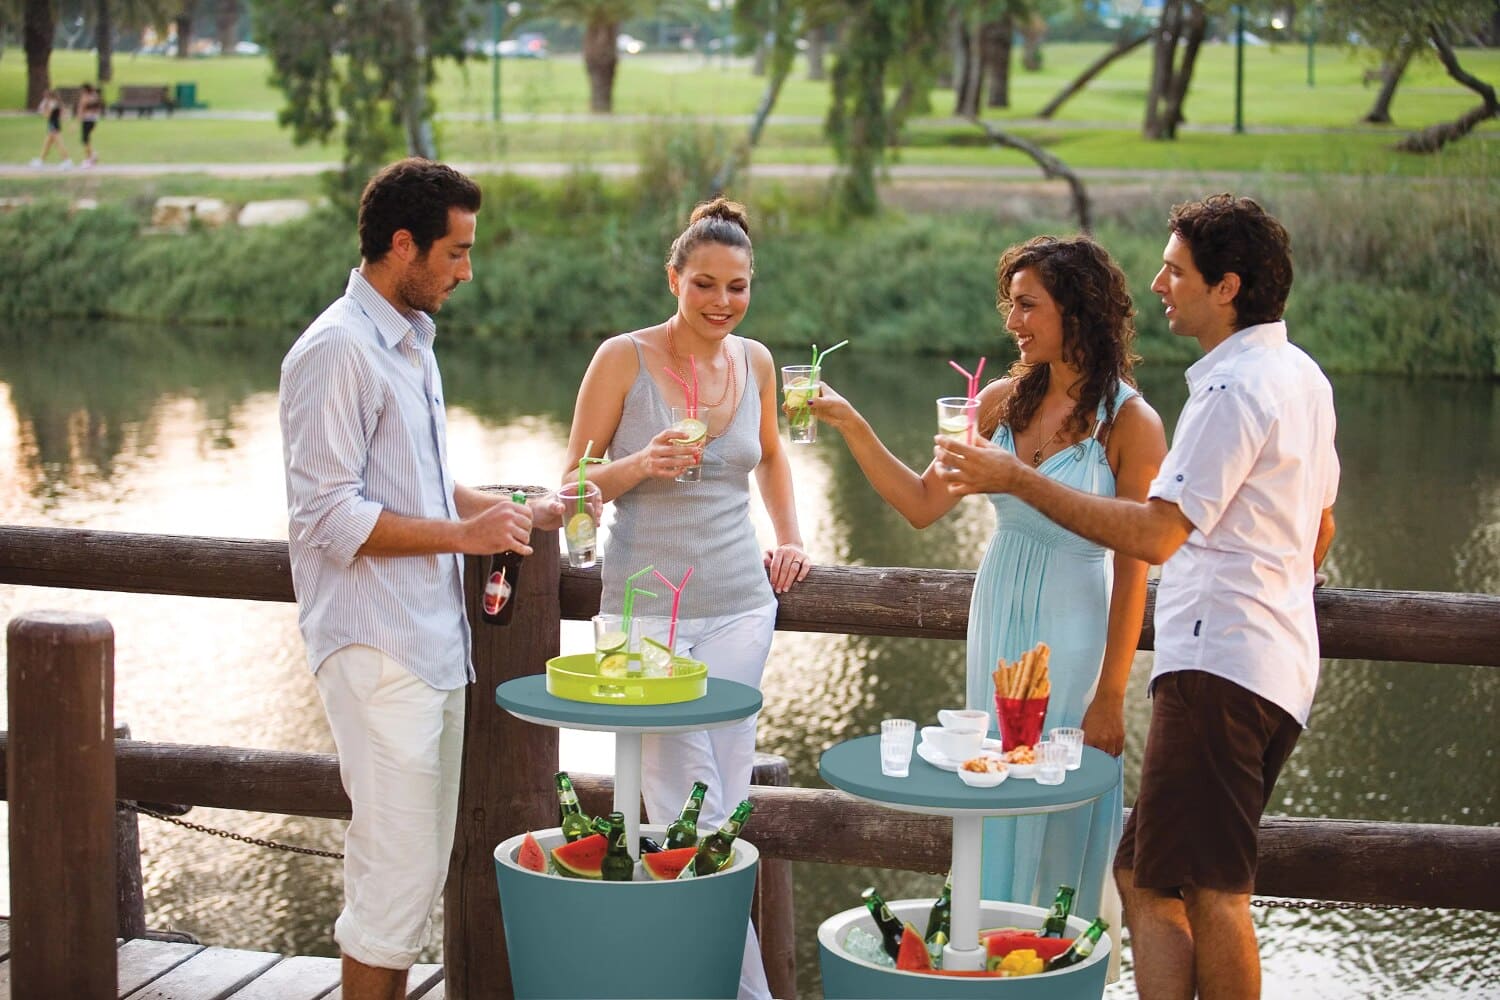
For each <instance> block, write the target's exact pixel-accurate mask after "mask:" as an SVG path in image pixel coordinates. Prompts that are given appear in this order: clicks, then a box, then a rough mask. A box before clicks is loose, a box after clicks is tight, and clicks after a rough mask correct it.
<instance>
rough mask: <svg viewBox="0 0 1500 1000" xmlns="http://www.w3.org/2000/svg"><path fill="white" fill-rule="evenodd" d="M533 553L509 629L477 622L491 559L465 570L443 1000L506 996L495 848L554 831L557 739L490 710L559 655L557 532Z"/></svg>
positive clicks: (545, 729)
mask: <svg viewBox="0 0 1500 1000" xmlns="http://www.w3.org/2000/svg"><path fill="white" fill-rule="evenodd" d="M528 492H537V491H535V490H528ZM531 547H532V548H533V549H534V550H535V552H533V553H532V554H531V555H529V556H527V557H526V560H525V562H524V563H522V565H521V586H520V593H519V595H518V596H517V597H516V598H515V599H516V600H517V601H519V602H520V603H518V604H517V605H516V611H515V616H514V617H513V618H512V619H511V622H510V624H509V625H506V626H495V625H486V624H485V623H484V620H483V618H482V617H481V616H480V613H479V601H480V595H481V593H482V591H483V589H484V573H485V572H486V571H487V569H488V568H489V557H487V556H485V557H472V558H470V559H468V560H467V562H466V564H465V566H464V601H465V604H466V606H467V611H468V616H469V623H470V626H471V627H472V628H473V631H474V673H475V681H474V683H473V684H471V685H469V689H468V707H467V711H468V715H467V718H466V720H465V723H464V765H463V768H464V769H463V787H462V790H461V791H460V793H459V803H458V827H457V831H456V833H455V835H454V841H453V859H452V862H451V865H450V867H449V871H448V885H447V889H446V892H445V893H444V896H443V912H444V918H443V924H444V927H443V965H444V973H443V976H444V978H443V983H444V991H445V995H446V996H447V997H448V998H449V1000H491V998H496V997H509V996H511V983H510V961H509V959H508V957H507V955H506V952H505V932H504V928H503V926H502V925H501V922H500V893H499V890H498V889H497V887H496V884H495V860H494V858H495V846H496V845H497V844H499V843H500V841H502V840H504V839H506V838H507V837H511V836H514V835H515V834H518V833H522V832H524V831H526V830H536V829H540V828H542V827H546V826H556V825H557V802H556V800H555V798H554V795H553V792H552V781H551V778H552V774H553V772H554V771H556V770H557V730H556V729H554V728H552V727H550V726H535V725H532V724H531V723H529V722H522V721H520V720H519V719H516V718H514V717H513V716H511V715H510V714H509V713H507V712H505V711H503V710H502V709H501V708H500V707H499V706H497V705H496V704H495V688H496V687H497V686H499V685H500V684H501V683H502V682H503V681H507V680H510V679H511V678H512V677H523V676H526V675H528V674H539V673H542V672H543V671H545V670H546V669H547V660H548V659H549V658H550V657H553V656H556V655H557V654H558V652H559V651H560V649H561V642H562V635H561V610H560V607H559V604H558V587H559V576H558V534H557V532H556V531H534V532H532V535H531Z"/></svg>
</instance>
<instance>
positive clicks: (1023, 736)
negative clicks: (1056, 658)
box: [994, 642, 1052, 752]
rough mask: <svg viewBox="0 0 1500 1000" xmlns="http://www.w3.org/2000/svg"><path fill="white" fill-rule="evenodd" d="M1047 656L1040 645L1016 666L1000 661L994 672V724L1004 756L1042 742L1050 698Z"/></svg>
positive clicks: (1044, 645) (1041, 644) (1048, 651)
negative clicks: (1006, 753) (996, 723)
mask: <svg viewBox="0 0 1500 1000" xmlns="http://www.w3.org/2000/svg"><path fill="white" fill-rule="evenodd" d="M1050 655H1051V650H1050V649H1048V648H1047V644H1046V643H1045V642H1039V643H1037V644H1036V647H1035V648H1034V649H1029V650H1027V651H1026V652H1024V653H1022V654H1021V658H1020V659H1019V660H1017V661H1016V662H1015V663H1007V662H1006V661H1005V659H1004V658H1003V657H1002V658H1001V660H1000V665H999V666H998V667H997V668H996V669H995V675H994V676H995V720H996V721H997V722H998V723H999V725H1000V744H1001V746H1002V748H1003V749H1005V750H1006V751H1007V752H1008V751H1011V750H1014V749H1016V748H1017V747H1023V746H1024V747H1033V746H1036V744H1037V743H1038V742H1039V741H1040V740H1041V738H1042V726H1043V724H1044V723H1045V721H1046V718H1047V702H1048V699H1049V698H1050V697H1051V694H1052V679H1051V676H1050V675H1049V674H1048V672H1047V659H1048V657H1049V656H1050Z"/></svg>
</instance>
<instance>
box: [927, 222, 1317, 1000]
mask: <svg viewBox="0 0 1500 1000" xmlns="http://www.w3.org/2000/svg"><path fill="white" fill-rule="evenodd" d="M1169 222H1170V226H1171V236H1170V238H1169V239H1168V241H1167V246H1166V250H1165V251H1164V252H1163V254H1162V262H1163V263H1162V269H1161V271H1160V272H1159V273H1158V274H1157V276H1156V279H1155V280H1154V281H1153V282H1152V284H1151V290H1152V291H1153V292H1155V293H1156V294H1157V295H1159V296H1160V297H1161V300H1162V304H1163V305H1164V306H1165V307H1166V315H1167V324H1168V326H1169V327H1170V328H1171V330H1172V332H1173V333H1175V334H1177V335H1178V336H1185V337H1193V338H1194V339H1196V340H1197V341H1198V343H1199V345H1200V346H1201V347H1202V348H1203V351H1204V356H1203V357H1202V358H1201V359H1200V360H1199V361H1197V362H1196V363H1194V364H1193V365H1192V367H1190V368H1189V369H1188V371H1187V379H1188V387H1189V396H1188V402H1187V404H1186V406H1184V407H1183V411H1182V415H1181V417H1180V418H1179V420H1178V424H1177V429H1176V431H1175V433H1174V434H1173V440H1172V448H1171V450H1170V451H1169V452H1168V453H1167V457H1166V459H1165V460H1164V461H1163V463H1162V467H1161V471H1160V472H1159V473H1158V475H1157V477H1156V479H1155V480H1154V481H1153V482H1152V484H1151V488H1150V491H1149V494H1148V499H1147V500H1146V502H1145V503H1137V502H1135V501H1131V500H1121V499H1117V498H1106V497H1096V496H1090V495H1087V494H1083V493H1080V492H1077V491H1075V490H1071V489H1069V488H1067V487H1065V486H1061V485H1059V484H1057V483H1055V482H1053V481H1052V480H1050V479H1048V478H1047V477H1046V476H1043V475H1041V474H1039V473H1037V472H1036V471H1035V470H1033V469H1031V468H1029V467H1028V466H1026V465H1025V463H1023V462H1020V461H1018V460H1017V459H1016V458H1015V456H1014V455H1011V454H1010V453H1008V452H1003V451H1001V450H1000V449H998V448H995V447H993V446H987V445H986V444H985V443H983V442H981V443H979V444H976V445H972V446H971V445H965V444H962V443H959V442H954V441H950V440H948V439H946V438H939V439H938V441H937V445H938V446H937V448H936V454H937V457H938V458H939V459H940V461H941V463H942V464H943V465H946V466H947V467H948V468H949V469H950V470H952V471H950V472H948V473H946V474H945V476H944V478H946V479H948V481H949V489H950V490H951V491H953V492H954V493H957V494H967V493H981V492H983V493H992V492H1006V493H1011V494H1014V495H1015V496H1017V497H1019V498H1020V499H1022V500H1024V501H1026V502H1027V503H1029V504H1031V505H1032V506H1033V507H1035V508H1036V509H1037V510H1039V511H1041V512H1042V513H1044V514H1046V515H1047V516H1048V517H1049V518H1051V519H1052V520H1054V521H1056V522H1057V523H1058V524H1060V525H1062V526H1063V527H1065V528H1067V529H1069V530H1070V531H1073V532H1075V533H1077V534H1079V535H1082V536H1084V537H1085V538H1089V539H1092V540H1094V541H1096V542H1098V543H1100V544H1102V545H1106V546H1108V547H1110V548H1112V549H1114V550H1115V551H1117V552H1123V553H1126V554H1128V555H1133V556H1135V557H1137V558H1140V559H1145V560H1147V561H1149V562H1151V563H1157V564H1162V577H1161V584H1160V586H1159V587H1158V589H1157V597H1156V616H1155V628H1156V665H1155V668H1154V670H1153V671H1152V675H1151V692H1152V698H1153V707H1152V713H1151V729H1150V732H1149V734H1148V736H1147V740H1146V752H1145V758H1144V760H1143V762H1142V769H1141V791H1140V796H1139V797H1138V799H1137V801H1136V806H1135V809H1134V810H1133V811H1132V813H1131V816H1130V821H1129V822H1128V823H1127V824H1126V827H1125V834H1124V837H1123V839H1122V840H1121V842H1120V850H1119V853H1118V854H1117V855H1116V857H1115V877H1116V881H1117V882H1118V884H1119V886H1120V893H1121V896H1122V897H1123V899H1124V902H1125V914H1126V919H1127V922H1128V923H1129V926H1130V930H1131V946H1132V951H1133V955H1134V958H1135V976H1136V985H1137V988H1138V989H1139V991H1140V995H1141V996H1142V997H1145V998H1147V1000H1178V998H1181V1000H1191V998H1192V997H1193V996H1194V995H1195V994H1196V995H1197V996H1201V997H1204V998H1210V1000H1219V998H1224V997H1231V998H1238V997H1256V996H1259V995H1260V958H1259V954H1258V952H1257V950H1256V944H1255V929H1254V925H1253V924H1252V922H1251V919H1250V893H1251V890H1252V889H1253V887H1254V881H1255V860H1256V835H1257V832H1258V830H1259V824H1260V817H1261V814H1262V812H1263V811H1264V809H1265V805H1266V803H1267V802H1268V801H1269V799H1270V795H1271V790H1272V787H1273V786H1274V784H1275V781H1276V777H1277V775H1278V774H1279V773H1280V770H1281V767H1282V765H1283V764H1284V763H1285V761H1286V759H1287V757H1288V756H1289V755H1290V754H1291V751H1292V748H1293V746H1295V744H1296V741H1297V737H1298V735H1300V733H1301V730H1302V727H1303V726H1304V725H1306V724H1307V717H1308V713H1309V711H1310V709H1311V707H1312V699H1313V692H1314V689H1315V687H1316V685H1317V678H1318V636H1317V623H1316V621H1315V618H1314V614H1313V587H1314V580H1315V572H1316V570H1317V567H1318V566H1319V565H1320V564H1321V563H1322V560H1323V557H1324V555H1325V554H1326V553H1327V551H1328V546H1329V544H1330V543H1331V542H1332V540H1333V532H1334V523H1333V511H1332V505H1333V501H1334V496H1335V494H1336V492H1337V489H1338V477H1339V463H1338V456H1337V454H1336V453H1335V451H1334V411H1333V391H1332V389H1331V387H1330V386H1329V384H1328V380H1327V378H1325V377H1324V375H1323V373H1322V371H1321V370H1320V369H1319V368H1318V366H1317V364H1316V363H1315V362H1313V360H1312V359H1311V358H1309V357H1308V356H1307V355H1306V354H1305V353H1304V352H1303V351H1302V350H1301V349H1300V348H1297V347H1295V346H1293V345H1292V344H1291V343H1289V342H1288V340H1287V334H1286V324H1285V323H1283V322H1282V321H1281V316H1282V311H1283V308H1284V306H1285V304H1286V298H1287V294H1288V293H1289V291H1290V290H1291V285H1292V261H1291V250H1290V240H1289V238H1288V236H1287V233H1286V230H1285V229H1284V228H1283V227H1282V226H1281V224H1280V223H1279V222H1277V221H1276V220H1275V219H1274V218H1272V217H1271V216H1270V215H1268V214H1266V212H1265V211H1264V210H1263V209H1262V208H1261V207H1260V206H1259V205H1257V204H1256V203H1255V202H1254V201H1251V200H1250V199H1248V198H1239V199H1236V198H1232V197H1231V196H1229V195H1216V196H1214V197H1211V198H1207V199H1205V200H1203V201H1200V202H1190V203H1188V204H1184V205H1178V206H1176V207H1175V208H1174V209H1173V210H1172V214H1171V217H1170V220H1169Z"/></svg>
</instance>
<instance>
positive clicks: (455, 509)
mask: <svg viewBox="0 0 1500 1000" xmlns="http://www.w3.org/2000/svg"><path fill="white" fill-rule="evenodd" d="M479 205H480V192H479V188H478V186H476V185H475V184H474V182H473V181H471V180H470V179H469V178H467V177H465V176H464V175H463V174H460V173H459V172H457V171H456V170H453V169H452V168H450V167H447V166H444V165H443V164H439V163H434V162H432V161H430V160H422V159H406V160H401V161H399V162H397V163H394V164H391V165H390V166H388V167H386V168H385V169H383V170H381V171H380V172H379V173H378V174H376V175H375V177H374V178H372V179H371V180H370V183H369V184H368V185H367V186H366V188H365V191H364V194H363V195H362V196H361V198H360V209H359V241H360V257H361V262H360V266H359V267H358V268H357V269H355V270H354V271H353V272H351V273H350V275H349V283H348V285H347V287H346V288H345V291H344V295H343V297H342V298H340V299H338V300H337V301H336V302H334V303H333V304H332V305H331V306H329V307H328V309H327V310H325V311H324V313H323V314H322V315H321V316H319V317H318V318H317V319H316V320H314V321H313V323H312V325H311V326H309V327H308V328H307V330H306V331H305V332H304V333H303V334H302V336H301V337H300V338H298V340H297V342H296V343H295V344H294V345H293V346H292V349H291V351H290V352H288V354H287V356H286V360H285V361H284V362H283V363H282V367H281V432H282V441H283V449H284V455H285V459H286V476H287V506H288V510H289V516H290V527H289V532H288V535H289V540H290V549H291V560H292V580H293V583H294V585H295V587H296V591H297V603H298V612H299V623H300V625H301V629H302V635H303V638H304V640H305V642H306V644H307V655H308V664H309V666H310V667H311V668H312V670H313V673H314V676H315V679H316V682H317V686H318V693H319V694H320V695H321V697H322V699H323V704H324V708H325V710H326V711H327V714H328V720H329V724H330V728H331V729H332V730H333V737H334V743H335V744H336V745H337V747H338V752H339V772H340V775H341V777H342V779H343V784H344V789H345V790H346V791H347V792H348V793H349V800H350V802H351V803H352V807H353V815H352V819H351V821H350V824H349V828H348V832H347V834H346V837H345V862H344V909H343V911H342V912H341V913H340V914H339V917H338V920H337V922H336V923H335V925H334V938H335V940H336V941H337V942H338V944H339V947H340V949H341V950H342V951H343V995H344V996H345V997H348V998H358V1000H399V998H401V997H404V996H405V995H406V970H407V969H408V968H409V967H410V966H411V964H412V963H413V962H414V961H415V960H416V957H417V954H418V951H419V950H420V948H421V946H422V941H423V938H424V936H425V932H426V928H427V921H428V917H429V915H430V913H431V910H432V906H433V903H434V902H436V900H437V897H438V893H440V892H441V891H442V887H443V881H444V879H445V877H446V875H447V866H448V854H449V851H450V849H451V846H452V841H453V830H454V822H455V818H456V810H457V803H458V782H459V761H460V750H461V747H462V744H463V713H464V687H465V685H466V684H467V683H468V682H469V681H471V680H473V678H474V672H473V668H472V666H471V665H470V656H469V626H468V622H467V620H466V619H465V617H464V603H463V556H464V555H465V554H468V555H484V554H489V553H496V552H505V551H514V552H518V553H520V554H522V555H528V554H530V552H531V547H530V545H529V544H528V541H529V539H530V536H531V529H532V528H533V527H538V528H543V529H551V528H556V527H558V526H560V524H561V520H562V506H561V504H560V503H558V502H557V501H556V500H555V499H553V500H548V501H545V502H539V503H538V504H537V505H536V507H534V508H533V507H531V506H528V505H527V504H517V503H513V502H512V501H510V500H509V499H504V498H501V497H498V496H495V495H491V494H487V493H483V492H480V491H478V490H475V489H472V488H470V487H466V486H459V485H455V484H454V482H453V476H452V474H451V472H450V470H449V465H448V446H447V424H446V417H445V414H444V406H443V385H442V379H441V377H440V375H439V373H438V366H437V359H436V357H435V355H434V354H433V339H434V336H435V334H436V327H435V325H434V324H433V321H432V317H431V315H430V314H431V313H435V312H437V311H438V310H439V309H440V308H441V307H442V305H443V302H444V301H445V300H446V299H447V298H448V295H449V294H450V293H452V291H453V290H454V289H455V288H457V287H458V286H459V284H460V283H462V282H465V281H468V280H470V278H471V277H473V271H472V269H471V267H470V263H469V251H470V248H472V247H473V245H474V232H475V219H476V215H477V214H478V212H479Z"/></svg>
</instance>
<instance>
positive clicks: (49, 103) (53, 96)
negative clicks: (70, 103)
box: [31, 89, 73, 170]
mask: <svg viewBox="0 0 1500 1000" xmlns="http://www.w3.org/2000/svg"><path fill="white" fill-rule="evenodd" d="M36 113H37V114H39V115H41V116H42V117H43V118H45V119H46V120H47V137H46V138H45V139H43V140H42V151H41V152H40V153H38V154H37V156H36V158H35V159H33V160H32V161H31V165H32V166H33V167H40V166H45V165H46V163H47V154H48V153H49V152H51V151H52V149H53V147H56V148H57V152H58V153H59V154H60V155H61V156H62V164H61V166H62V168H63V169H64V170H66V169H67V168H68V167H71V166H72V165H73V158H72V157H71V156H69V155H68V147H67V144H66V143H64V142H63V137H62V116H63V101H62V97H61V95H59V94H58V92H57V91H56V90H52V89H49V90H48V91H47V92H46V93H45V94H43V95H42V99H41V101H40V102H38V104H37V106H36Z"/></svg>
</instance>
